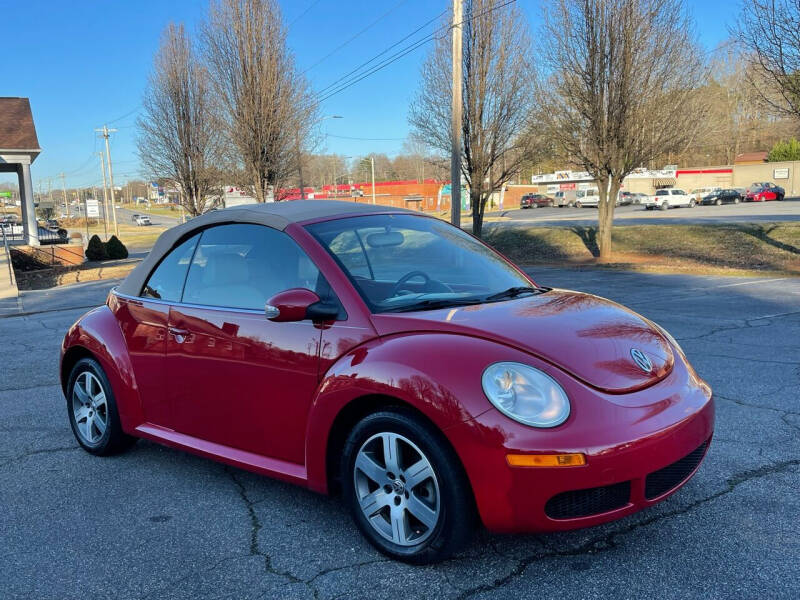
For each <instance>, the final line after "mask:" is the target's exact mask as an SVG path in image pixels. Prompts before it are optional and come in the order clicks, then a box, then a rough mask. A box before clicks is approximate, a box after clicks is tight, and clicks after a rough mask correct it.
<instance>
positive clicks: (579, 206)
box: [575, 202, 583, 208]
mask: <svg viewBox="0 0 800 600" xmlns="http://www.w3.org/2000/svg"><path fill="white" fill-rule="evenodd" d="M575 208H583V205H582V204H581V203H580V202H576V203H575Z"/></svg>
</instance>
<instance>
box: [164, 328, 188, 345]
mask: <svg viewBox="0 0 800 600" xmlns="http://www.w3.org/2000/svg"><path fill="white" fill-rule="evenodd" d="M169 332H170V333H171V334H172V335H173V336H174V337H175V341H176V342H178V343H179V344H182V343H183V342H184V341H185V340H186V336H187V335H189V331H188V330H186V329H178V328H177V327H170V328H169Z"/></svg>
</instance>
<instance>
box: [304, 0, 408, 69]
mask: <svg viewBox="0 0 800 600" xmlns="http://www.w3.org/2000/svg"><path fill="white" fill-rule="evenodd" d="M406 2H408V0H400V1H399V2H398V3H397V4H395V5H394V6H392V7H391V8H390V9H389V10H387V11H386V12H385V13H383V14H382V15H381V16H380V17H378V18H377V19H375V20H374V21H372V23H370V24H369V25H367V26H366V27H364V28H363V29H361V30H360V31H358V32H357V33H355V34H353V35H352V36H350V37H349V38H348V39H346V40H345V41H344V42H342V43H341V44H339V45H338V46H336V48H334V49H333V50H331V51H330V52H328V54H326V55H325V56H323V57H322V58H320V59H319V60H318V61H317V62H315V63H314V64H313V65H311V66H310V67H308V68H307V69H305V70H304V71H303V73H308V72H309V71H310V70H311V69H313V68H314V67H316V66H317V65H319V64H320V63H322V62H324V61H326V60H327V59H329V58H330V57H331V56H333V55H334V54H336V53H337V52H338V51H339V50H341V49H342V48H344V47H345V46H347V45H348V44H349V43H350V42H352V41H353V40H355V39H356V38H357V37H360V36H361V35H362V34H364V32H366V31H368V30H370V29H372V28H373V27H374V26H375V25H377V24H378V23H379V22H380V21H382V20H383V19H385V18H386V17H387V16H389V14H390V13H392V12H393V11H394V10H395V9H397V8H398V7H400V6H401V5H402V4H405V3H406Z"/></svg>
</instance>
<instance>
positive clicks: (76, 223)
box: [62, 218, 166, 251]
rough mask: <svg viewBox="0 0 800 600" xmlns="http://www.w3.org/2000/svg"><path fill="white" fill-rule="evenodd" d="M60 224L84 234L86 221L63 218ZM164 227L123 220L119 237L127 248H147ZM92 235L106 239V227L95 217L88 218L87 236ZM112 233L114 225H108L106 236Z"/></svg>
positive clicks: (151, 245)
mask: <svg viewBox="0 0 800 600" xmlns="http://www.w3.org/2000/svg"><path fill="white" fill-rule="evenodd" d="M62 225H63V226H64V227H66V228H68V229H69V231H77V232H80V233H81V234H82V235H84V236H86V221H85V219H83V218H80V219H69V220H68V219H63V220H62ZM165 229H166V227H159V226H158V225H148V226H142V227H140V226H138V225H133V224H131V225H129V224H128V223H125V222H123V221H120V222H119V239H120V240H121V241H122V243H123V244H125V246H127V248H128V250H129V251H131V250H149V249H150V248H152V247H153V244H154V243H155V241H156V238H157V237H158V236H159V235H161V233H162V232H163V231H164V230H165ZM93 235H98V236H100V239H101V240H103V241H106V229H105V228H104V226H103V222H102V221H100V220H97V219H89V237H92V236H93ZM112 235H114V225H113V224H111V223H109V225H108V237H111V236H112Z"/></svg>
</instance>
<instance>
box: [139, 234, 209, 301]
mask: <svg viewBox="0 0 800 600" xmlns="http://www.w3.org/2000/svg"><path fill="white" fill-rule="evenodd" d="M199 238H200V234H197V235H194V236H192V237H190V238H189V239H188V240H186V241H184V242H182V243H181V244H180V245H178V246H177V247H175V248H174V249H173V250H171V251H170V252H169V254H167V256H166V257H165V258H164V259H163V260H162V261H161V262H160V263H159V265H158V266H157V267H156V268H155V269H153V272H152V273H150V277H148V278H147V282H146V283H145V284H144V288H142V293H141V294H140V296H142V297H144V298H156V299H158V300H167V301H169V302H178V301H179V300H180V299H181V291H182V290H183V282H184V281H186V272H187V271H188V269H189V262H190V261H191V260H192V254H193V253H194V249H195V246H196V245H197V240H198V239H199Z"/></svg>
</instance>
